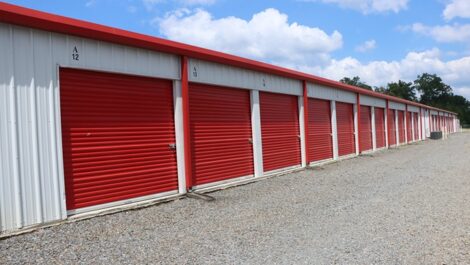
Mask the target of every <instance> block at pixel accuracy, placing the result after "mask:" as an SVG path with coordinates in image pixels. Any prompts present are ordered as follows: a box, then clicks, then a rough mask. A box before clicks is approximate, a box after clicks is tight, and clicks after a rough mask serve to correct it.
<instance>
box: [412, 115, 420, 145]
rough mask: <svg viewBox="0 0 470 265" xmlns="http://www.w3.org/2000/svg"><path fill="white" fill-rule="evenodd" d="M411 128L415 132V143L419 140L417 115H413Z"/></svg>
mask: <svg viewBox="0 0 470 265" xmlns="http://www.w3.org/2000/svg"><path fill="white" fill-rule="evenodd" d="M413 122H414V124H413V126H414V130H415V141H418V140H419V121H418V113H413Z"/></svg>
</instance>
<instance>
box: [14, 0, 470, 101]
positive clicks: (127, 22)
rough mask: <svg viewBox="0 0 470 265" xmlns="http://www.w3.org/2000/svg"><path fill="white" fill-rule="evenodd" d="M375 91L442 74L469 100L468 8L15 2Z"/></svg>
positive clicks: (264, 1)
mask: <svg viewBox="0 0 470 265" xmlns="http://www.w3.org/2000/svg"><path fill="white" fill-rule="evenodd" d="M6 2H9V3H12V4H17V5H20V6H25V7H29V8H33V9H38V10H41V11H46V12H50V13H54V14H59V15H63V16H68V17H72V18H77V19H82V20H87V21H91V22H95V23H99V24H104V25H107V26H112V27H118V28H122V29H126V30H130V31H134V32H139V33H143V34H147V35H152V36H157V37H161V38H166V39H171V40H175V41H180V42H184V43H188V44H193V45H197V46H201V47H205V48H209V49H214V50H218V51H222V52H227V53H231V54H235V55H239V56H243V57H247V58H251V59H255V60H259V61H263V62H267V63H272V64H276V65H280V66H284V67H287V68H291V69H295V70H300V71H303V72H308V73H311V74H315V75H318V76H322V77H327V78H330V79H333V80H339V79H341V78H343V77H353V76H359V77H360V78H361V80H363V81H365V82H366V83H368V84H369V85H372V86H384V85H386V84H387V83H389V82H396V81H398V80H404V81H408V82H410V81H413V80H415V79H416V77H417V76H418V75H420V74H422V73H424V72H427V73H435V74H437V75H439V76H440V77H442V78H443V80H444V82H445V83H447V84H449V85H451V86H452V88H453V90H454V93H455V94H459V95H463V96H465V97H466V98H467V99H469V100H470V0H238V1H237V0H121V1H117V0H114V1H113V0H67V1H64V0H36V1H33V0H15V1H6Z"/></svg>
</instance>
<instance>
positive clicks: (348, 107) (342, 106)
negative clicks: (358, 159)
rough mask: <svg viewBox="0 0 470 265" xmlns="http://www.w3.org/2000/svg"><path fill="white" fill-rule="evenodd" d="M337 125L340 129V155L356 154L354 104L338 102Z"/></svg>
mask: <svg viewBox="0 0 470 265" xmlns="http://www.w3.org/2000/svg"><path fill="white" fill-rule="evenodd" d="M336 125H337V129H338V130H337V131H338V132H337V133H338V155H339V156H344V155H349V154H353V153H355V152H356V145H355V137H354V111H353V104H349V103H342V102H336Z"/></svg>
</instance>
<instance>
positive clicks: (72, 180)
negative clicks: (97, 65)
mask: <svg viewBox="0 0 470 265" xmlns="http://www.w3.org/2000/svg"><path fill="white" fill-rule="evenodd" d="M172 91H173V90H172V83H171V81H166V80H160V79H153V78H144V77H135V76H127V75H118V74H110V73H101V72H92V71H84V70H73V69H64V68H61V69H60V103H61V116H62V140H63V155H64V171H65V172H64V173H65V188H66V199H67V209H68V210H73V209H77V208H83V207H87V206H93V205H98V204H103V203H109V202H115V201H119V200H125V199H130V198H136V197H141V196H145V195H151V194H156V193H161V192H165V191H171V190H176V189H177V186H178V183H177V168H176V152H175V150H173V149H171V148H170V147H169V145H170V144H174V143H175V132H174V115H173V92H172Z"/></svg>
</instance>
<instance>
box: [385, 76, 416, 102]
mask: <svg viewBox="0 0 470 265" xmlns="http://www.w3.org/2000/svg"><path fill="white" fill-rule="evenodd" d="M385 93H386V94H388V95H391V96H395V97H399V98H403V99H407V100H411V101H417V100H418V98H417V97H416V92H415V88H414V86H413V83H411V82H410V83H408V82H405V81H402V80H398V82H392V83H388V84H387V88H386V92H385Z"/></svg>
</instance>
